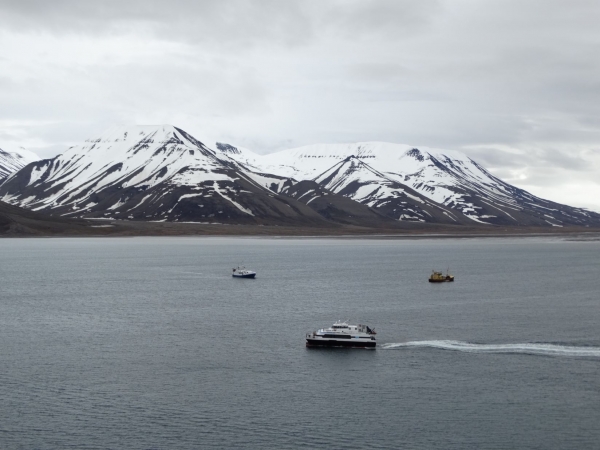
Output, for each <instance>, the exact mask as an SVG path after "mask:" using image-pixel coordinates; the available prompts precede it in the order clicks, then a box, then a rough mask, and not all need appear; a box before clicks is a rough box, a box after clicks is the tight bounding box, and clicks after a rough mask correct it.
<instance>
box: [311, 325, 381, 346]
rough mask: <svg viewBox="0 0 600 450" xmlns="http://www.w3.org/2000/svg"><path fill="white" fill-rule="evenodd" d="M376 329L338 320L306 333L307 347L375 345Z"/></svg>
mask: <svg viewBox="0 0 600 450" xmlns="http://www.w3.org/2000/svg"><path fill="white" fill-rule="evenodd" d="M375 334H377V333H375V330H374V329H371V328H369V327H368V326H367V325H348V324H347V323H346V322H336V323H334V324H333V325H332V326H331V327H329V328H322V329H320V330H319V331H313V332H310V333H306V346H307V347H375V346H376V344H377V342H376V341H375V336H374V335H375Z"/></svg>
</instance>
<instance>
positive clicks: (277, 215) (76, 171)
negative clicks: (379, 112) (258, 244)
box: [0, 125, 324, 225]
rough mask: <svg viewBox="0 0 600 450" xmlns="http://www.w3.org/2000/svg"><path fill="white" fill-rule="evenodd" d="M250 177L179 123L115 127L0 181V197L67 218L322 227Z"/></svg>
mask: <svg viewBox="0 0 600 450" xmlns="http://www.w3.org/2000/svg"><path fill="white" fill-rule="evenodd" d="M253 175H254V174H251V173H250V171H249V170H248V169H246V168H244V167H243V166H242V165H240V164H239V163H237V162H236V161H235V160H233V159H231V158H229V157H228V156H226V155H223V154H221V153H216V152H215V151H213V150H211V149H209V148H207V147H206V146H205V145H204V144H202V143H201V142H200V141H198V140H196V139H195V138H193V137H192V136H190V135H189V134H188V133H186V132H185V131H183V130H181V129H179V128H175V127H173V126H170V125H164V126H137V127H127V128H114V129H111V130H109V131H108V132H106V133H104V134H103V135H102V136H100V137H98V138H95V139H91V140H88V141H86V142H84V143H82V144H81V145H76V146H74V147H71V148H69V149H68V150H67V151H65V152H64V153H62V154H61V155H58V156H57V157H55V158H53V159H47V160H42V161H37V162H34V163H31V164H29V165H28V166H26V167H25V168H23V169H21V170H20V171H19V172H17V173H15V174H13V176H11V177H10V178H9V179H7V180H6V181H5V182H4V183H3V184H2V185H1V186H0V199H2V200H3V201H5V202H7V203H10V204H15V205H19V206H22V207H26V208H28V209H31V210H34V211H41V212H45V213H50V214H52V215H61V216H66V217H86V218H107V219H108V218H115V219H129V220H147V221H179V222H185V221H194V222H211V223H214V222H218V223H222V222H224V223H258V224H260V223H263V222H266V223H271V224H272V223H283V224H285V223H289V224H304V225H310V224H321V225H323V222H324V220H323V219H322V217H321V216H320V215H319V214H318V213H317V212H315V211H314V210H313V209H311V208H310V207H308V206H306V205H304V204H301V203H299V202H296V201H294V200H293V199H291V198H289V197H286V196H282V195H278V194H276V193H275V192H273V191H271V190H269V189H267V188H266V187H264V186H262V185H261V184H260V183H258V182H257V181H255V180H254V178H253ZM256 176H257V177H258V178H259V179H261V180H262V181H265V180H267V178H268V177H260V176H259V175H256ZM276 181H279V180H278V179H276Z"/></svg>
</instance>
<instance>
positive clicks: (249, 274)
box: [231, 273, 256, 278]
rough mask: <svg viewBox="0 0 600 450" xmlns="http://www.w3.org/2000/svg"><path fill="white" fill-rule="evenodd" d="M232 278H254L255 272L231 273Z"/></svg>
mask: <svg viewBox="0 0 600 450" xmlns="http://www.w3.org/2000/svg"><path fill="white" fill-rule="evenodd" d="M231 276H232V277H233V278H254V277H255V276H256V274H255V273H248V274H246V275H237V274H235V273H234V274H233V275H231Z"/></svg>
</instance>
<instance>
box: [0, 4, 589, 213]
mask: <svg viewBox="0 0 600 450" xmlns="http://www.w3.org/2000/svg"><path fill="white" fill-rule="evenodd" d="M599 19H600V3H598V2H596V1H589V2H588V1H574V2H568V3H566V2H559V1H548V0H544V1H535V0H529V1H527V2H521V1H509V0H504V1H486V2H481V1H477V0H471V1H461V0H453V1H419V2H413V1H398V0H393V1H385V0H377V1H367V0H360V1H352V0H339V1H336V0H319V1H312V0H302V1H291V0H288V1H285V2H282V1H276V0H273V1H260V2H257V1H241V0H240V1H233V0H221V1H216V0H215V1H201V2H194V1H169V2H166V1H151V0H135V1H127V0H121V1H118V2H117V1H103V2H80V1H66V0H63V1H60V0H56V1H53V2H47V1H45V0H44V1H24V0H20V1H7V0H4V1H2V2H0V102H1V104H2V106H3V107H2V108H1V109H0V147H2V148H6V149H10V148H11V147H18V146H24V147H26V148H29V149H31V150H34V151H37V152H38V153H39V154H40V155H42V156H45V157H49V156H53V155H54V154H56V153H58V152H60V151H62V150H64V148H65V147H66V146H68V145H70V144H71V143H73V142H76V141H79V140H82V139H85V138H88V137H91V136H95V135H98V134H99V133H101V132H102V130H103V129H105V128H108V127H109V126H111V125H113V124H116V123H140V124H142V123H172V124H176V125H178V126H180V127H183V128H184V129H186V130H189V131H190V132H191V133H192V134H194V135H196V136H197V137H198V138H200V139H204V140H206V141H207V142H210V141H212V140H214V139H219V140H224V141H229V142H233V143H236V144H238V145H242V146H245V147H248V148H252V149H254V150H255V151H257V152H260V153H268V152H271V151H275V150H280V149H283V148H289V147H294V146H299V145H304V144H311V143H317V142H351V141H367V140H379V141H390V142H399V143H406V144H411V145H416V146H419V145H422V146H430V147H441V148H449V149H457V150H461V151H464V152H466V153H467V154H469V155H470V156H471V157H473V158H474V159H476V160H478V161H480V162H481V163H482V164H484V165H485V166H486V167H489V168H491V169H492V170H493V172H494V173H495V174H496V175H498V176H500V177H502V178H503V179H505V180H507V181H509V182H511V183H513V184H516V185H518V186H521V187H524V188H526V189H528V190H530V191H531V192H532V193H534V194H536V195H539V196H541V197H545V198H549V199H552V200H556V201H559V202H562V203H568V204H571V205H574V206H585V207H590V208H593V209H596V210H600V176H599V174H600V101H599V100H600V98H599V97H600V58H598V57H597V55H598V54H600V31H599V30H598V27H597V24H598V23H600V20H599Z"/></svg>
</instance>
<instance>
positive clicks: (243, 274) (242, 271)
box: [231, 266, 256, 278]
mask: <svg viewBox="0 0 600 450" xmlns="http://www.w3.org/2000/svg"><path fill="white" fill-rule="evenodd" d="M231 276H232V277H235V278H254V277H255V276H256V272H252V271H251V270H248V269H246V268H245V267H244V266H241V267H240V266H237V267H236V268H234V269H233V272H232V273H231Z"/></svg>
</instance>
